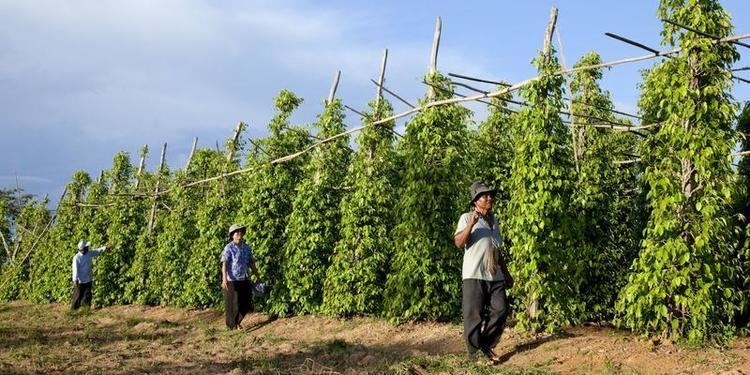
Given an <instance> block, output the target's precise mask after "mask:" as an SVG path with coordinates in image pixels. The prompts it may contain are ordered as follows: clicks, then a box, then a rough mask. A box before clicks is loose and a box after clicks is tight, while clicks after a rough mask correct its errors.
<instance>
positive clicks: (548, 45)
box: [526, 6, 557, 320]
mask: <svg viewBox="0 0 750 375" xmlns="http://www.w3.org/2000/svg"><path fill="white" fill-rule="evenodd" d="M556 23H557V8H556V7H554V6H553V7H552V10H551V11H550V14H549V23H547V31H546V33H545V35H544V50H543V55H544V59H545V64H546V63H547V61H548V60H549V58H550V54H551V52H552V35H553V34H554V31H555V24H556ZM526 314H527V315H528V316H529V318H531V319H532V320H535V319H536V318H537V317H538V316H539V298H538V297H537V298H534V299H533V300H530V301H528V304H527V305H526Z"/></svg>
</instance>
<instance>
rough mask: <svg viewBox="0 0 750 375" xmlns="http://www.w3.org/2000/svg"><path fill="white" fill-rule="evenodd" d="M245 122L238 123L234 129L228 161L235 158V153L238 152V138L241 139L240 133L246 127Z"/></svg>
mask: <svg viewBox="0 0 750 375" xmlns="http://www.w3.org/2000/svg"><path fill="white" fill-rule="evenodd" d="M244 125H245V124H244V123H243V122H242V121H240V122H238V123H237V127H236V128H235V129H234V135H233V136H232V144H231V145H230V146H229V152H227V162H230V161H232V159H234V154H235V153H236V152H235V150H236V148H237V140H238V139H240V133H242V129H243V128H244Z"/></svg>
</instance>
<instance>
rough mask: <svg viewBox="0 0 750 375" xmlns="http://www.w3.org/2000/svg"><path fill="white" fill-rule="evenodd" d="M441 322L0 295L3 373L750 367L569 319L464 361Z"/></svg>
mask: <svg viewBox="0 0 750 375" xmlns="http://www.w3.org/2000/svg"><path fill="white" fill-rule="evenodd" d="M461 335H462V330H461V327H460V326H459V325H456V324H448V323H415V324H404V325H399V326H394V325H392V324H390V323H388V322H385V321H383V320H380V319H374V318H357V319H352V320H339V319H332V318H327V317H318V316H309V315H308V316H301V317H294V318H288V319H278V320H269V319H268V318H267V316H266V315H265V314H253V315H250V316H249V317H247V318H246V319H245V324H244V329H243V330H241V331H227V330H226V329H224V326H223V316H222V314H221V313H220V312H219V311H216V310H185V309H177V308H167V307H144V306H114V307H107V308H103V309H98V310H93V311H90V312H85V311H84V312H79V313H71V312H69V310H68V307H67V306H66V305H63V304H49V305H35V304H28V303H25V302H14V303H8V304H2V305H0V372H2V373H5V374H14V373H21V374H24V373H85V374H92V373H93V374H97V373H101V374H133V373H150V374H154V373H159V374H172V373H196V374H197V373H200V374H224V373H227V374H337V373H341V374H360V373H374V374H381V373H383V374H495V373H498V374H546V373H599V374H620V373H622V374H652V373H684V374H706V373H708V374H713V373H715V374H750V339H748V338H739V339H737V340H735V341H734V342H733V343H732V344H731V345H730V346H729V347H728V348H726V349H720V348H713V347H708V348H687V347H682V346H677V345H672V344H669V343H662V342H658V341H653V340H645V339H642V338H640V337H638V336H635V335H632V334H630V333H628V332H625V331H620V330H616V329H612V328H600V327H577V328H569V329H566V330H564V331H563V332H562V333H560V334H558V335H552V336H539V337H532V336H527V335H520V334H517V333H515V332H514V331H513V329H508V330H507V331H506V336H505V337H504V338H503V341H502V343H501V346H500V348H499V349H500V352H502V353H504V354H505V356H504V359H506V360H505V362H504V363H502V364H500V365H496V366H485V365H477V364H470V363H467V362H466V361H465V360H464V346H463V340H462V336H461Z"/></svg>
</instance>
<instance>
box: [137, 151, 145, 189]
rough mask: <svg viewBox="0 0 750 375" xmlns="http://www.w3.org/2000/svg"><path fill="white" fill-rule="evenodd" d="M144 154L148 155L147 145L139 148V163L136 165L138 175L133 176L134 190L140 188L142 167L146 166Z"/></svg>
mask: <svg viewBox="0 0 750 375" xmlns="http://www.w3.org/2000/svg"><path fill="white" fill-rule="evenodd" d="M146 154H148V145H143V147H141V161H140V163H138V173H137V174H136V175H135V190H138V188H139V187H140V186H141V174H142V173H143V167H144V166H145V165H146Z"/></svg>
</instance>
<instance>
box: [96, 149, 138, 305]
mask: <svg viewBox="0 0 750 375" xmlns="http://www.w3.org/2000/svg"><path fill="white" fill-rule="evenodd" d="M107 175H108V177H109V181H110V186H109V194H108V198H109V199H108V200H107V202H108V204H109V205H107V206H104V209H100V210H99V212H98V213H97V214H104V215H107V225H106V230H105V235H104V236H105V237H104V243H109V244H111V245H112V247H113V248H112V250H111V251H108V252H106V253H104V254H102V255H100V256H98V257H96V258H95V259H96V260H95V261H94V264H95V265H94V270H93V277H94V280H96V281H95V283H96V285H95V287H94V288H93V301H92V303H94V304H96V305H99V306H107V305H114V304H122V303H126V302H132V301H130V300H129V299H127V298H125V297H126V296H125V286H126V285H128V282H129V281H130V280H131V278H130V277H129V275H128V270H129V269H130V267H131V265H132V262H133V258H134V256H135V249H136V242H137V241H138V237H139V235H140V233H141V232H142V231H143V230H144V229H145V218H146V212H147V210H146V205H145V202H144V201H143V200H134V199H132V198H131V197H130V196H128V195H126V194H128V193H130V192H131V183H132V179H133V166H132V165H131V164H130V157H129V155H128V153H126V152H119V153H117V154H116V155H115V158H114V161H113V164H112V169H110V170H109V172H108V173H107ZM92 229H93V228H92ZM91 234H92V233H91V232H89V235H91ZM90 241H91V242H92V245H93V246H102V245H103V243H102V242H94V241H93V240H90Z"/></svg>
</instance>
